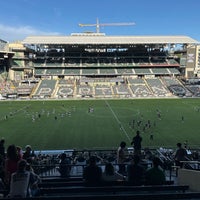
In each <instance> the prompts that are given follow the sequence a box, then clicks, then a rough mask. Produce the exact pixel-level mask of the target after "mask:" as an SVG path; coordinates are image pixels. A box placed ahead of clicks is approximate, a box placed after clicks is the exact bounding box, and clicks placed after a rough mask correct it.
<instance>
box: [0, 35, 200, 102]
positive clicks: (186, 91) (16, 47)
mask: <svg viewBox="0 0 200 200" xmlns="http://www.w3.org/2000/svg"><path fill="white" fill-rule="evenodd" d="M0 72H1V74H0V84H1V88H0V94H1V96H2V97H4V98H34V99H38V98H39V99H41V98H53V99H54V98H62V99H65V98H66V99H68V98H137V97H176V96H186V97H187V96H188V97H194V96H195V97H197V96H200V92H199V91H200V45H199V44H198V41H196V40H194V39H193V38H191V37H188V36H107V35H105V34H104V33H74V34H71V35H69V36H28V37H26V38H25V39H24V40H23V41H21V42H15V43H7V42H6V41H3V40H0Z"/></svg>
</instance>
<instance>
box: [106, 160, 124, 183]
mask: <svg viewBox="0 0 200 200" xmlns="http://www.w3.org/2000/svg"><path fill="white" fill-rule="evenodd" d="M123 180H124V176H123V175H121V174H119V173H117V172H116V171H115V169H114V166H113V165H112V163H110V162H109V163H106V166H105V171H104V172H103V174H102V181H106V182H107V181H123Z"/></svg>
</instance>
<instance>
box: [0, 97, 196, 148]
mask: <svg viewBox="0 0 200 200" xmlns="http://www.w3.org/2000/svg"><path fill="white" fill-rule="evenodd" d="M89 108H93V109H94V111H93V112H89ZM158 113H160V115H161V118H160V119H159V116H158V115H159V114H158ZM148 120H150V124H151V127H150V128H149V127H148V128H145V129H144V126H145V124H146V123H147V122H148ZM133 121H135V123H134V127H133ZM138 121H141V124H140V126H138ZM136 130H140V131H141V132H142V133H141V136H142V137H143V141H142V147H143V148H145V147H152V148H153V147H172V148H176V143H177V142H182V143H183V142H184V141H185V140H188V144H189V146H190V147H191V148H198V147H199V145H200V99H130V100H72V101H71V100H67V101H42V100H41V101H1V102H0V137H4V138H5V140H6V147H7V145H9V144H16V145H19V146H21V147H23V148H24V146H25V145H27V144H30V145H32V147H33V148H34V149H35V150H54V149H57V150H61V149H71V148H73V149H74V148H75V149H103V148H109V149H111V148H116V147H118V145H119V143H120V142H121V141H125V142H126V143H127V146H128V147H129V146H131V145H130V142H131V140H132V138H133V136H134V135H135V132H136ZM151 134H153V140H150V135H151Z"/></svg>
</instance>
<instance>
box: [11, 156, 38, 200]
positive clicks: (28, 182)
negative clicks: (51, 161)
mask: <svg viewBox="0 0 200 200" xmlns="http://www.w3.org/2000/svg"><path fill="white" fill-rule="evenodd" d="M26 166H27V162H26V160H20V161H19V162H18V165H17V171H16V172H15V173H13V174H12V175H11V182H10V193H9V197H11V198H25V197H30V196H31V191H30V187H31V186H33V185H35V184H37V181H38V180H37V179H36V178H35V175H34V174H33V173H32V172H30V171H27V170H26Z"/></svg>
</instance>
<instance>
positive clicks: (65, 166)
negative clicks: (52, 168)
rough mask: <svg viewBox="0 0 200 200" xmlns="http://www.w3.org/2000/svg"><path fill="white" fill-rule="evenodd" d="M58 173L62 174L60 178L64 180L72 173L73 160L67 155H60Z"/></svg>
mask: <svg viewBox="0 0 200 200" xmlns="http://www.w3.org/2000/svg"><path fill="white" fill-rule="evenodd" d="M58 171H59V172H60V176H61V177H62V178H67V177H69V176H70V172H71V160H70V158H69V157H67V155H66V154H65V153H62V154H61V155H60V162H59V168H58Z"/></svg>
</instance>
